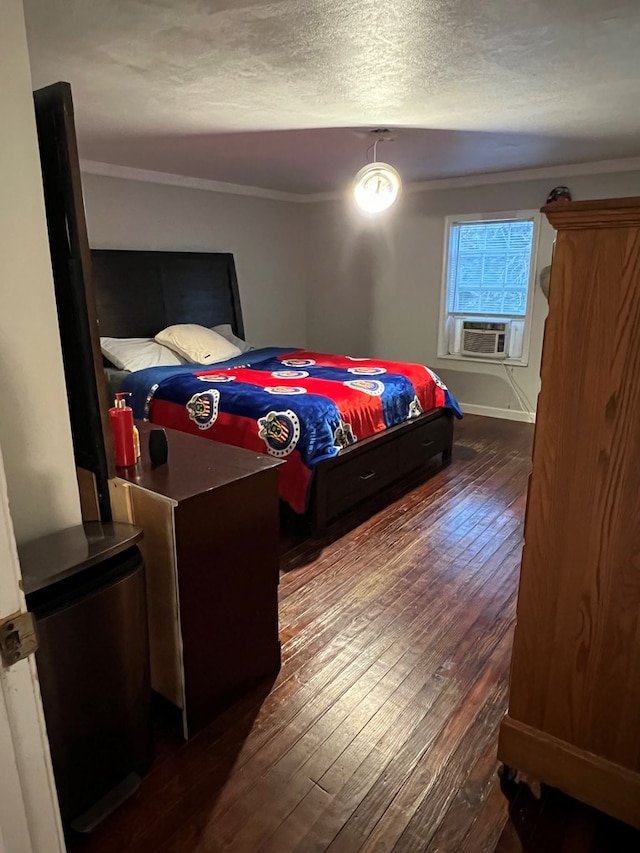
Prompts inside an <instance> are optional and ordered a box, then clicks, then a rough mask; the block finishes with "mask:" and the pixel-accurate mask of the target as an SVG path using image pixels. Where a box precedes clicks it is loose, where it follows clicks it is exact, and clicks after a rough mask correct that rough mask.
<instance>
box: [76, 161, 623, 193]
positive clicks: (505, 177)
mask: <svg viewBox="0 0 640 853" xmlns="http://www.w3.org/2000/svg"><path fill="white" fill-rule="evenodd" d="M80 169H81V171H82V172H84V173H86V174H88V175H105V176H106V177H109V178H123V179H125V180H129V181H143V182H146V183H151V184H167V185H169V186H174V187H187V188H189V189H196V190H206V191H208V192H216V193H227V194H228V195H240V196H249V197H252V198H265V199H270V200H271V201H287V202H295V203H296V204H315V203H317V202H326V201H337V200H340V199H343V198H344V197H345V192H346V191H345V190H343V191H340V192H323V193H292V192H284V191H282V190H271V189H265V188H264V187H250V186H245V185H244V184H229V183H226V182H225V181H212V180H209V179H208V178H194V177H189V176H188V175H174V174H171V173H169V172H154V171H151V170H149V169H136V168H134V167H132V166H117V165H115V164H113V163H99V162H97V161H95V160H80ZM635 171H640V157H627V158H624V159H620V160H598V161H594V162H590V163H572V164H569V165H566V166H546V167H540V168H536V169H517V170H513V171H510V172H484V173H482V174H479V175H463V176H461V177H457V178H436V179H434V180H429V181H416V182H415V183H410V184H405V187H404V188H405V191H406V192H407V193H421V192H429V191H432V190H449V189H457V188H464V187H482V186H488V185H489V184H507V183H515V182H517V181H535V180H539V179H545V178H571V177H577V176H579V175H603V174H613V173H615V172H635Z"/></svg>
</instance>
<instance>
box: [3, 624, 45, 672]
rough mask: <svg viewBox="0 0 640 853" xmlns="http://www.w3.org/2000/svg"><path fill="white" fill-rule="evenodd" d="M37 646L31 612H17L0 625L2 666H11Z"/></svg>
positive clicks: (31, 652) (32, 651) (33, 650)
mask: <svg viewBox="0 0 640 853" xmlns="http://www.w3.org/2000/svg"><path fill="white" fill-rule="evenodd" d="M37 648H38V635H37V633H36V623H35V619H34V618H33V616H32V614H31V613H17V614H16V615H15V616H10V617H9V618H8V619H6V620H5V621H4V622H3V623H2V624H1V625H0V655H1V656H2V663H3V665H4V666H12V665H13V664H14V663H18V661H19V660H22V659H23V658H26V657H28V656H29V655H31V654H33V653H34V652H35V651H36V649H37Z"/></svg>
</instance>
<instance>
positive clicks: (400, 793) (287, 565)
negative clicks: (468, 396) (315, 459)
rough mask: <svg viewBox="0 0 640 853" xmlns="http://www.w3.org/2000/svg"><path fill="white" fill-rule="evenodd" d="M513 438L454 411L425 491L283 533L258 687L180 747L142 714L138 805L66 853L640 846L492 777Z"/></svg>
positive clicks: (515, 428) (507, 617)
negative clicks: (274, 629) (327, 524)
mask: <svg viewBox="0 0 640 853" xmlns="http://www.w3.org/2000/svg"><path fill="white" fill-rule="evenodd" d="M531 438H532V427H531V426H530V425H528V424H519V423H513V422H506V421H496V420H491V419H487V418H480V417H473V416H467V417H466V418H465V420H464V421H463V422H462V423H461V424H459V425H457V426H456V442H455V449H454V457H453V462H452V463H451V465H450V466H449V467H447V468H445V469H444V470H441V471H439V472H438V473H436V474H435V476H434V477H433V478H432V479H431V480H429V481H428V482H427V483H425V484H422V485H420V486H418V487H416V488H414V489H411V490H409V491H407V492H406V493H405V494H403V495H399V496H398V498H397V500H395V502H393V503H392V504H390V505H388V506H387V507H386V508H382V509H380V510H379V511H378V512H375V513H374V514H373V515H371V516H370V517H369V518H366V519H365V520H363V521H362V522H361V523H357V519H355V520H354V519H353V518H352V519H351V520H350V521H348V522H342V523H341V524H338V525H337V526H335V527H334V528H333V529H332V530H331V531H329V533H328V535H327V537H326V538H325V539H324V540H322V541H315V540H313V539H310V538H309V537H308V536H305V535H304V532H302V533H301V532H300V531H299V530H296V529H291V530H288V531H287V532H286V533H285V534H284V535H283V555H282V566H281V567H282V577H281V586H280V601H281V606H280V620H281V639H282V642H283V665H282V670H281V672H280V673H279V675H278V677H277V678H276V679H275V681H274V683H273V684H266V685H262V686H261V687H260V688H259V689H256V690H255V691H253V692H252V693H251V694H250V695H248V696H245V697H244V698H243V699H242V700H241V701H239V702H237V703H236V704H235V705H233V706H232V707H231V708H229V709H228V710H227V711H226V712H225V713H223V714H222V715H221V716H220V717H219V718H218V719H217V720H216V721H215V722H214V724H213V725H211V726H210V727H209V728H208V729H206V730H205V731H203V732H202V733H201V734H199V735H198V736H197V737H196V738H195V739H194V740H192V741H190V742H189V743H188V744H184V743H182V742H181V740H180V737H179V727H178V723H177V721H174V720H173V719H172V718H171V716H168V717H167V718H165V717H164V716H163V715H159V736H158V749H157V757H156V761H155V764H154V766H153V768H152V770H151V772H150V773H149V775H148V776H147V777H146V778H145V779H144V781H143V784H142V786H141V788H140V791H139V792H138V793H137V795H136V796H135V797H134V798H133V799H131V800H130V801H129V802H127V803H126V804H125V805H124V806H122V807H121V808H120V809H119V810H118V811H117V812H116V813H115V814H114V815H112V816H111V817H110V818H109V819H107V820H106V821H105V822H104V823H103V824H102V825H101V826H100V827H99V828H98V830H97V831H96V832H95V834H94V835H93V836H92V837H90V838H88V839H70V843H69V849H70V850H72V851H83V853H107V852H108V851H109V853H111V851H113V852H114V853H115V851H118V853H122V851H136V853H147V851H154V853H156V852H157V853H186V851H189V853H205V851H206V853H218V851H232V853H245V851H246V853H253V852H254V851H265V853H266V851H269V852H270V853H294V851H299V853H319V852H320V851H331V853H338V851H344V853H352V852H353V853H355V851H368V853H373V851H396V853H405V851H407V853H409V851H433V852H434V853H436V851H440V853H445V852H446V853H458V851H460V852H461V853H462V851H469V852H470V853H482V851H493V850H498V851H500V853H516V851H533V850H540V851H543V850H544V851H545V853H549V851H554V850H558V851H561V850H562V851H576V853H579V851H583V850H584V851H596V850H598V851H607V850H612V851H613V850H615V851H616V853H620V851H624V850H627V849H629V850H632V849H633V850H638V849H640V845H639V844H638V836H637V834H635V833H631V832H630V830H628V829H627V828H626V827H623V826H621V825H619V824H616V823H615V822H613V821H610V820H609V819H608V818H605V817H604V816H602V815H600V814H599V813H597V812H593V811H592V810H589V809H586V808H585V807H583V806H580V805H579V804H577V803H574V802H573V801H570V800H568V798H562V797H561V796H560V795H558V794H555V793H553V792H548V791H546V790H545V791H543V793H542V795H540V796H538V797H536V796H534V794H533V793H531V790H530V788H529V787H527V786H526V785H511V786H507V788H505V790H504V791H502V790H501V788H500V785H499V781H498V778H497V776H496V768H497V763H496V759H495V753H496V743H497V731H498V726H499V723H500V720H501V718H502V716H503V714H504V711H505V709H506V703H507V689H508V672H509V659H510V653H511V641H512V629H513V620H514V613H515V597H516V590H517V580H518V566H519V560H520V551H521V544H522V543H521V536H522V522H523V514H524V495H525V489H526V481H527V476H528V473H529V469H530V448H531ZM368 511H369V512H370V508H369V510H368ZM363 517H364V516H363ZM527 792H528V793H527ZM538 839H539V840H540V841H539V843H540V845H542V846H536V845H538ZM609 844H613V845H614V846H607V845H609ZM576 845H577V846H576Z"/></svg>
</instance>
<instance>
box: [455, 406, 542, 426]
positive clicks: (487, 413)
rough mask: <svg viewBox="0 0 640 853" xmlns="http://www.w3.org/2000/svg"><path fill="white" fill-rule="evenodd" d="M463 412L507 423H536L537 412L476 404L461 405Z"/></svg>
mask: <svg viewBox="0 0 640 853" xmlns="http://www.w3.org/2000/svg"><path fill="white" fill-rule="evenodd" d="M460 408H461V409H462V411H463V412H466V413H467V414H469V415H482V416H483V417H485V418H502V420H505V421H524V422H525V423H528V424H533V423H535V422H536V413H535V412H521V411H520V410H519V409H497V408H495V407H494V406H476V404H475V403H460Z"/></svg>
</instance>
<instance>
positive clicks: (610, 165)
mask: <svg viewBox="0 0 640 853" xmlns="http://www.w3.org/2000/svg"><path fill="white" fill-rule="evenodd" d="M636 171H638V172H640V157H626V158H624V159H620V160H596V161H593V162H590V163H570V164H568V165H566V166H540V167H539V168H535V169H514V170H512V171H510V172H483V173H482V174H479V175H463V176H461V177H459V178H438V179H435V180H432V181H416V182H415V183H413V184H407V192H426V191H428V190H449V189H455V188H456V187H482V186H487V185H488V184H510V183H514V182H516V181H536V180H539V179H541V178H542V179H545V178H573V177H577V176H579V175H604V174H613V173H614V172H636Z"/></svg>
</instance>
